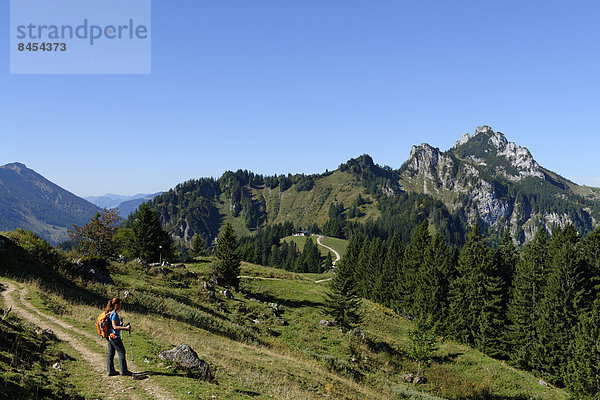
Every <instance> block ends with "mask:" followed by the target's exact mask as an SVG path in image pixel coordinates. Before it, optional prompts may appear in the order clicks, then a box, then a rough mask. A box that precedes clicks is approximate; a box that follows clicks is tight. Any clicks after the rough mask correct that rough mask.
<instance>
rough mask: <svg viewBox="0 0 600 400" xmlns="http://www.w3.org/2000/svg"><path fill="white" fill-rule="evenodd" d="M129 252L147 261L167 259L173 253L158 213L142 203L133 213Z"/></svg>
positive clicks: (169, 239) (170, 242)
mask: <svg viewBox="0 0 600 400" xmlns="http://www.w3.org/2000/svg"><path fill="white" fill-rule="evenodd" d="M131 232H132V235H131V238H130V241H129V244H128V247H129V252H130V253H131V254H132V255H133V256H134V257H139V258H141V259H142V260H145V261H149V262H158V261H160V259H163V260H165V259H166V260H168V259H170V258H171V257H172V255H173V248H172V247H173V244H172V241H171V238H170V237H169V234H168V233H167V232H166V231H165V230H164V229H163V227H162V224H161V222H160V219H159V218H158V214H157V213H156V212H155V211H154V210H152V209H151V208H150V205H149V204H148V203H143V204H142V205H140V207H139V208H138V210H137V212H136V213H135V214H134V220H133V223H132V225H131Z"/></svg>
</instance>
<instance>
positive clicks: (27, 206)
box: [0, 162, 99, 243]
mask: <svg viewBox="0 0 600 400" xmlns="http://www.w3.org/2000/svg"><path fill="white" fill-rule="evenodd" d="M98 210H99V209H98V207H96V206H95V205H93V204H92V203H89V202H88V201H86V200H84V199H82V198H80V197H78V196H76V195H74V194H73V193H71V192H69V191H67V190H65V189H63V188H61V187H60V186H58V185H56V184H55V183H53V182H51V181H49V180H48V179H46V178H44V177H43V176H42V175H40V174H38V173H37V172H35V171H34V170H32V169H29V168H27V166H26V165H25V164H22V163H18V162H14V163H10V164H6V165H4V166H0V230H13V229H16V228H24V229H29V230H31V231H33V232H35V233H37V234H38V235H39V236H41V237H43V238H44V239H46V240H48V241H50V242H51V243H58V242H60V241H63V240H65V239H66V238H67V229H69V228H71V226H72V225H73V224H76V225H82V224H84V223H86V222H87V221H89V219H90V218H91V217H92V216H93V215H94V214H95V213H96V212H97V211H98Z"/></svg>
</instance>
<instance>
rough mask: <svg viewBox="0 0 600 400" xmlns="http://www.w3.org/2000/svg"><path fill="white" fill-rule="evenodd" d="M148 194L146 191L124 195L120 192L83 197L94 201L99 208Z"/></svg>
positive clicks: (116, 204)
mask: <svg viewBox="0 0 600 400" xmlns="http://www.w3.org/2000/svg"><path fill="white" fill-rule="evenodd" d="M148 196H151V195H150V194H148V193H138V194H135V195H133V196H124V195H120V194H112V193H107V194H105V195H104V196H88V197H84V199H86V200H87V201H89V202H90V203H94V204H95V205H97V206H98V207H100V208H115V207H117V206H119V204H121V203H123V202H126V201H129V200H136V199H141V198H146V197H148Z"/></svg>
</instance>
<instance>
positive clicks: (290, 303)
mask: <svg viewBox="0 0 600 400" xmlns="http://www.w3.org/2000/svg"><path fill="white" fill-rule="evenodd" d="M246 298H248V299H250V298H254V299H256V300H259V301H261V302H263V303H277V304H279V305H282V306H284V307H287V308H302V307H314V308H320V307H323V303H319V302H316V301H310V300H288V299H281V298H278V297H275V296H273V295H270V294H267V293H253V292H251V291H248V290H247V291H246Z"/></svg>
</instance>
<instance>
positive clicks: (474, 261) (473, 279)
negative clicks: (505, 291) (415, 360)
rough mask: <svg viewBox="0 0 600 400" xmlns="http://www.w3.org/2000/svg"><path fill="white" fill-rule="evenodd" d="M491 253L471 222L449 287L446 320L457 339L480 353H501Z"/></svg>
mask: <svg viewBox="0 0 600 400" xmlns="http://www.w3.org/2000/svg"><path fill="white" fill-rule="evenodd" d="M495 267H496V265H495V260H494V256H493V253H492V251H491V249H490V248H489V247H488V245H487V244H486V243H485V239H484V237H483V236H482V234H481V231H480V229H479V226H478V225H477V224H475V225H474V226H473V228H472V229H471V232H469V234H468V236H467V242H466V243H465V245H464V246H463V248H462V250H461V252H460V256H459V258H458V267H457V277H456V279H455V280H454V281H453V282H452V284H451V288H450V321H451V325H452V330H453V334H454V336H455V337H456V339H458V340H459V341H461V342H463V343H467V344H471V345H475V347H476V348H477V349H479V350H481V351H482V352H484V353H486V354H488V355H491V356H498V355H500V352H501V332H502V328H503V321H502V288H501V281H500V278H499V277H498V274H497V271H496V268H495Z"/></svg>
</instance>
